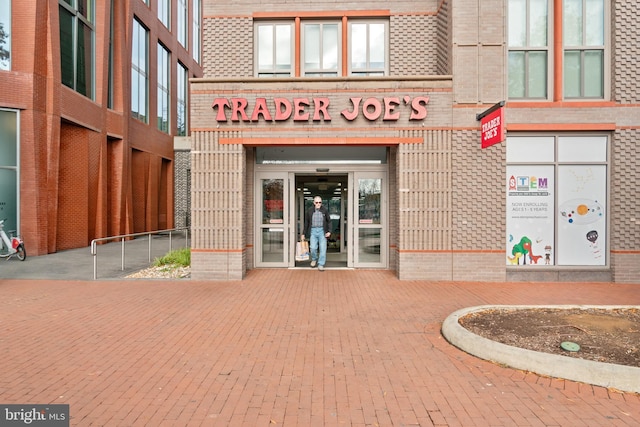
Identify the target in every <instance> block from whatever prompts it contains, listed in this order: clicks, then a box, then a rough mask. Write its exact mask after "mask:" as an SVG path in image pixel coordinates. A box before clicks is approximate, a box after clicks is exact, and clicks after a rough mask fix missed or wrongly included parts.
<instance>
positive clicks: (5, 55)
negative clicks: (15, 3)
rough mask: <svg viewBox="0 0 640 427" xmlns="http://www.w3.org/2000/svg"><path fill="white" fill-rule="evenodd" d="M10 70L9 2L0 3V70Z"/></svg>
mask: <svg viewBox="0 0 640 427" xmlns="http://www.w3.org/2000/svg"><path fill="white" fill-rule="evenodd" d="M10 69H11V1H0V70H10Z"/></svg>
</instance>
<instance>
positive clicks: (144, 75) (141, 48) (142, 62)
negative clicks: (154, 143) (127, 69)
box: [131, 19, 149, 123]
mask: <svg viewBox="0 0 640 427" xmlns="http://www.w3.org/2000/svg"><path fill="white" fill-rule="evenodd" d="M148 40H149V33H148V31H147V30H146V29H145V28H144V27H143V26H142V24H140V22H138V20H137V19H134V20H133V41H132V49H131V50H132V52H131V115H132V116H133V117H135V118H137V119H138V120H142V121H143V122H145V123H148V120H149V118H148V116H147V98H148V97H147V93H148V88H149V82H148V79H149V77H148V73H149V64H148V62H149V54H148V46H149V41H148Z"/></svg>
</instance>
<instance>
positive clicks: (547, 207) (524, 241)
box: [506, 165, 555, 266]
mask: <svg viewBox="0 0 640 427" xmlns="http://www.w3.org/2000/svg"><path fill="white" fill-rule="evenodd" d="M553 171H554V167H553V166H552V165H549V166H532V165H514V166H507V246H506V248H507V254H506V255H507V259H506V264H507V265H521V266H524V265H526V266H539V265H553V263H554V256H553V251H554V249H555V248H554V247H553V244H554V228H555V224H554V219H555V215H554V212H555V207H554V194H553V190H554V188H555V183H554V173H553Z"/></svg>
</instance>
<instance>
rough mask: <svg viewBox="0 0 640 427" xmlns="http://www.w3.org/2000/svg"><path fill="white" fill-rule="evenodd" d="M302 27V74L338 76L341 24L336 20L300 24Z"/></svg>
mask: <svg viewBox="0 0 640 427" xmlns="http://www.w3.org/2000/svg"><path fill="white" fill-rule="evenodd" d="M302 28H303V31H302V46H303V47H302V50H303V52H302V58H304V59H303V61H302V75H303V76H322V77H332V76H339V75H340V74H341V72H340V69H341V63H340V58H341V56H342V49H341V38H340V32H341V29H342V25H341V24H340V23H338V22H311V23H304V24H302Z"/></svg>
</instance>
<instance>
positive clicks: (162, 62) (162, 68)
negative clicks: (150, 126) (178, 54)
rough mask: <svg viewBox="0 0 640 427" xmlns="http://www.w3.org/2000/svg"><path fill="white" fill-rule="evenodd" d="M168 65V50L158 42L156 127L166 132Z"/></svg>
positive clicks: (169, 73)
mask: <svg viewBox="0 0 640 427" xmlns="http://www.w3.org/2000/svg"><path fill="white" fill-rule="evenodd" d="M170 65H171V64H170V63H169V51H168V50H167V49H165V47H164V46H162V45H161V44H158V99H157V103H158V129H159V130H161V131H163V132H166V133H169V100H170V99H171V98H170V96H169V83H170V81H171V69H170V68H169V67H170Z"/></svg>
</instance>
